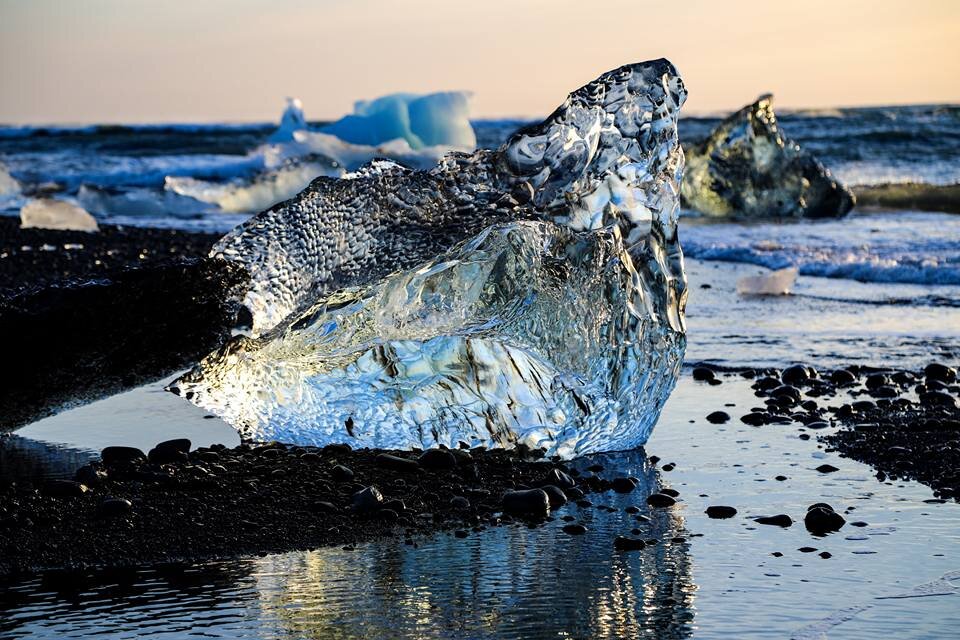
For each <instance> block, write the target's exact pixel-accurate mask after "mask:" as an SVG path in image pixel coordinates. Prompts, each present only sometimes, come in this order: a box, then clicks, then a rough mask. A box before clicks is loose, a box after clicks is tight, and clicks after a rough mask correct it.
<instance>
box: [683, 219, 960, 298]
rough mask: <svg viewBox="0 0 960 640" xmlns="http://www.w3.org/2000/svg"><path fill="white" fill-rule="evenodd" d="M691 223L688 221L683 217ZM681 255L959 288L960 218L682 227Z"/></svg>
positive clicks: (863, 279) (806, 272) (803, 272)
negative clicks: (682, 247)
mask: <svg viewBox="0 0 960 640" xmlns="http://www.w3.org/2000/svg"><path fill="white" fill-rule="evenodd" d="M691 222H693V220H691ZM683 246H684V253H685V254H686V255H687V256H688V257H690V258H695V259H699V260H716V261H723V262H739V263H745V264H754V265H757V266H762V267H767V268H769V269H784V268H787V267H796V268H797V269H799V272H800V274H801V275H805V276H819V277H824V278H841V279H848V280H857V281H861V282H883V283H911V284H923V285H960V218H958V217H957V216H952V215H947V214H935V213H929V214H924V213H904V214H900V215H896V216H892V215H883V214H877V215H855V216H851V217H849V218H847V219H844V220H837V221H829V222H819V223H813V224H811V223H808V224H806V225H797V224H756V225H740V224H729V223H725V224H703V223H692V224H688V225H687V226H686V228H685V229H684V238H683Z"/></svg>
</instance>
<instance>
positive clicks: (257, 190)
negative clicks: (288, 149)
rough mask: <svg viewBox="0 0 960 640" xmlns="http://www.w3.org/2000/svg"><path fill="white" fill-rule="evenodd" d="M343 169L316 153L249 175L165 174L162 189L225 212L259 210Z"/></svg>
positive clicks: (337, 174) (290, 196)
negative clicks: (219, 177) (204, 177)
mask: <svg viewBox="0 0 960 640" xmlns="http://www.w3.org/2000/svg"><path fill="white" fill-rule="evenodd" d="M342 173H343V171H342V169H341V168H340V167H339V166H338V165H337V164H335V163H333V162H331V161H329V160H327V159H326V157H318V156H316V155H308V156H305V157H302V158H290V159H287V160H285V161H283V162H282V163H281V164H280V165H279V166H278V167H276V168H273V169H266V170H264V171H261V172H259V173H257V174H256V175H254V176H253V177H252V178H249V179H246V178H236V179H234V180H230V181H228V182H210V181H207V180H199V179H197V178H190V177H178V176H167V178H166V180H165V183H164V188H165V189H166V190H167V191H168V192H171V193H176V194H178V195H180V196H186V197H189V198H193V199H194V200H198V201H200V202H205V203H208V204H213V205H216V206H217V207H218V208H219V209H220V211H225V212H227V213H252V212H255V211H262V210H263V209H266V208H267V207H270V206H272V205H274V204H276V203H278V202H282V201H284V200H287V199H288V198H292V197H293V196H295V195H296V194H298V193H300V192H301V191H303V190H304V189H305V188H306V187H307V185H308V184H310V182H311V181H313V180H314V178H316V177H317V176H339V175H341V174H342Z"/></svg>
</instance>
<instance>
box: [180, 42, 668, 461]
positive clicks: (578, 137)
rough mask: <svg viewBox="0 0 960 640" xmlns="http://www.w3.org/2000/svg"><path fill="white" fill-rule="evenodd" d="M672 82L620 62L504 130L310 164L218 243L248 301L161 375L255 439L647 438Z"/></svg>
mask: <svg viewBox="0 0 960 640" xmlns="http://www.w3.org/2000/svg"><path fill="white" fill-rule="evenodd" d="M685 95H686V94H685V90H684V88H683V84H682V82H681V81H680V78H679V76H678V75H677V73H676V71H675V69H674V68H673V66H672V65H670V63H669V62H667V61H665V60H656V61H652V62H646V63H640V64H635V65H628V66H625V67H621V68H620V69H616V70H614V71H611V72H609V73H607V74H604V75H603V76H601V77H600V78H599V79H597V80H596V81H594V82H592V83H590V84H588V85H586V86H584V87H583V88H581V89H579V90H577V91H575V92H574V93H572V94H570V96H569V97H568V98H567V100H566V101H565V102H564V103H563V104H562V105H561V106H560V107H559V108H558V109H557V110H556V111H555V112H554V113H553V114H552V115H551V116H550V117H549V118H548V119H547V120H546V121H544V122H543V123H541V124H538V125H534V126H531V127H527V128H524V129H522V130H521V131H519V132H517V133H516V134H514V136H513V137H511V138H510V140H508V141H507V142H506V143H505V144H504V145H503V146H502V147H501V148H500V149H498V150H496V151H486V150H479V151H476V152H474V153H472V154H450V155H448V156H446V157H445V158H444V159H443V161H441V163H440V164H439V165H438V166H437V167H435V168H434V169H432V170H431V171H411V170H409V169H405V168H403V167H400V166H398V165H396V164H393V163H389V162H376V163H373V164H372V165H368V166H366V167H364V168H363V169H361V170H360V171H358V172H356V173H354V174H350V175H348V176H346V177H345V179H324V178H321V179H318V180H316V181H314V183H312V184H311V185H310V187H308V188H307V189H306V190H305V191H304V192H302V193H301V194H299V195H298V196H297V197H296V198H294V199H293V200H290V201H288V202H285V203H282V204H280V205H277V206H275V207H273V208H271V209H269V210H268V211H265V212H263V213H261V214H259V215H258V216H255V217H254V218H252V219H251V220H249V221H248V222H246V223H244V224H243V225H241V226H240V227H238V228H237V229H235V230H234V231H233V232H231V233H230V234H228V235H227V236H225V237H224V238H223V239H222V240H221V241H220V242H219V243H218V244H217V245H216V246H215V247H214V250H213V254H212V255H213V256H214V257H215V258H216V259H221V260H226V261H229V262H232V263H235V264H238V265H240V266H242V267H243V268H245V269H246V270H247V272H248V273H249V274H250V284H249V287H248V288H247V290H246V291H245V293H244V294H243V298H242V300H241V302H242V304H243V305H244V306H245V307H246V309H247V311H248V312H249V313H248V314H246V316H247V318H248V320H249V322H248V324H247V326H245V327H243V328H242V333H243V334H244V335H240V336H238V337H237V338H236V339H235V340H233V341H232V342H230V343H229V344H227V345H226V346H225V347H224V348H222V349H221V350H219V351H217V352H215V353H213V354H211V355H210V356H208V357H207V358H206V359H204V360H203V361H202V362H201V363H200V364H199V365H198V366H197V367H196V368H195V369H194V370H193V371H191V372H190V373H188V374H187V375H185V376H184V377H183V378H181V379H180V380H178V381H177V382H176V383H174V385H172V386H171V389H172V390H174V391H176V392H177V393H180V394H181V395H183V396H185V397H186V398H188V399H189V400H191V401H192V402H194V403H195V404H197V405H199V406H201V407H204V408H206V409H208V410H210V411H212V412H214V413H216V414H217V415H219V416H221V417H223V418H224V419H226V420H227V421H228V422H229V423H231V424H233V425H234V426H235V427H237V428H238V429H239V430H240V431H241V433H242V434H243V435H244V436H246V437H249V438H254V439H268V438H278V439H282V440H285V441H290V442H298V443H310V444H324V443H328V442H339V441H346V442H350V443H351V444H354V445H357V446H376V447H412V446H418V447H424V446H432V445H435V444H446V445H448V446H454V445H456V444H457V443H459V442H466V443H469V444H473V445H477V444H483V445H487V446H513V445H515V444H516V443H520V442H523V443H526V444H529V445H531V446H539V447H545V448H547V449H548V450H549V451H550V452H551V453H556V454H559V455H562V456H566V457H571V456H574V455H580V454H584V453H589V452H594V451H604V450H614V449H625V448H630V447H634V446H637V445H640V444H642V443H643V442H644V441H645V440H646V438H647V437H648V435H649V433H650V430H651V429H652V427H653V425H654V423H655V422H656V419H657V416H658V415H659V411H660V408H661V407H662V405H663V402H664V401H665V400H666V398H667V396H668V395H669V393H670V391H671V390H672V388H673V385H674V383H675V381H676V376H677V372H678V370H679V367H680V363H681V361H682V357H683V351H684V347H685V335H684V320H683V308H684V304H685V300H686V280H685V275H684V272H683V255H682V251H681V249H680V244H679V240H678V238H677V229H676V222H677V204H678V203H677V200H678V197H679V196H678V194H679V183H680V178H681V175H682V170H683V154H682V151H681V149H680V145H679V142H678V140H677V134H676V122H677V117H678V115H679V108H680V106H681V105H682V104H683V101H684V98H685Z"/></svg>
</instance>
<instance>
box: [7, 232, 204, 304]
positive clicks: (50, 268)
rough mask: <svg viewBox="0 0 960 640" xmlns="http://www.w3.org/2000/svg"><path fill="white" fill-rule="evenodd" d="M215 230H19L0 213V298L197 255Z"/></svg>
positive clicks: (191, 257)
mask: <svg viewBox="0 0 960 640" xmlns="http://www.w3.org/2000/svg"><path fill="white" fill-rule="evenodd" d="M219 237H220V235H219V234H209V233H189V232H186V231H177V230H174V229H148V228H142V227H118V226H113V225H103V226H101V228H100V231H99V232H97V233H86V232H83V231H56V230H51V229H21V228H20V220H19V218H14V217H7V216H0V301H2V300H6V299H9V298H10V297H11V296H12V295H14V294H16V293H22V292H24V291H29V290H36V289H39V288H43V287H47V286H49V285H52V284H59V285H64V284H68V283H80V282H86V281H89V280H97V279H109V278H111V277H113V276H115V274H116V273H118V272H121V271H124V270H128V269H131V268H136V267H144V266H156V265H161V264H171V263H180V262H183V261H186V260H189V259H197V258H201V257H203V256H205V255H207V253H208V252H209V251H210V247H211V246H212V245H213V243H214V242H216V241H217V240H218V239H219Z"/></svg>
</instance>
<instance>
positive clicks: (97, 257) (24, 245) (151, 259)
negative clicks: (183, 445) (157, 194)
mask: <svg viewBox="0 0 960 640" xmlns="http://www.w3.org/2000/svg"><path fill="white" fill-rule="evenodd" d="M216 239H217V236H215V235H208V234H189V233H184V232H181V231H172V230H157V229H139V228H132V227H110V226H104V227H103V228H102V229H101V231H100V232H98V233H84V232H74V231H52V230H39V229H20V228H19V222H18V221H17V220H16V219H6V218H4V219H0V335H3V336H5V339H6V340H7V347H6V353H5V356H6V360H7V362H8V363H10V364H9V366H8V367H7V373H8V374H9V375H8V376H6V380H5V382H4V384H3V387H4V389H3V393H2V394H0V432H2V431H4V430H9V429H12V428H15V427H17V426H20V425H23V424H26V423H28V422H30V421H33V420H36V419H39V418H41V417H43V416H45V415H50V414H51V413H55V412H56V411H57V410H60V409H62V408H65V407H68V406H70V405H72V404H75V403H78V402H88V401H91V400H95V399H97V398H101V397H104V396H106V395H110V394H112V393H117V392H120V391H123V390H125V389H129V388H132V387H134V386H137V385H140V384H144V383H147V382H150V381H154V380H158V379H160V378H162V377H164V376H166V375H170V374H172V373H174V372H176V371H178V370H181V369H183V368H185V367H187V366H190V364H192V363H194V362H196V361H197V359H199V358H200V357H202V356H203V355H205V354H206V353H209V352H210V351H212V350H213V349H215V348H216V347H218V346H219V345H220V344H222V343H223V341H224V340H225V339H226V337H228V336H229V334H230V329H231V328H232V327H234V326H235V325H236V314H237V307H236V305H235V303H234V301H233V299H232V297H231V293H232V292H233V291H235V290H236V288H237V287H239V286H240V285H241V284H242V283H243V282H244V281H245V277H246V276H245V275H244V274H243V273H240V272H239V271H238V270H236V269H227V268H225V265H224V264H223V263H219V264H216V263H214V262H213V261H211V260H208V259H205V258H203V257H202V256H205V255H206V254H207V252H208V251H209V248H210V246H211V244H212V243H213V242H214V241H215V240H216ZM14 337H15V339H11V338H14Z"/></svg>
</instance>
